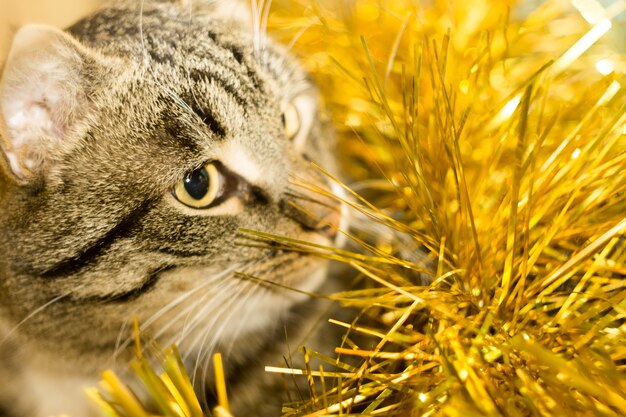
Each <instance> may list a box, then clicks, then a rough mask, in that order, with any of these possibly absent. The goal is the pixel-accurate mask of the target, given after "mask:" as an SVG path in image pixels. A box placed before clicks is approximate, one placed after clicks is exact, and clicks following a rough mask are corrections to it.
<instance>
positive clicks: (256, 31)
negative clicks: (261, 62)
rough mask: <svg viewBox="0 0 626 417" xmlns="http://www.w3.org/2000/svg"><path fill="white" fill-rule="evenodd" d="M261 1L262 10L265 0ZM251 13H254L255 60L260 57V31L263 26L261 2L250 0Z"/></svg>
mask: <svg viewBox="0 0 626 417" xmlns="http://www.w3.org/2000/svg"><path fill="white" fill-rule="evenodd" d="M260 1H261V8H262V7H263V3H264V2H265V1H264V0H260ZM250 11H251V12H252V30H253V34H254V37H253V49H254V56H255V58H257V59H258V58H259V56H260V49H261V48H260V38H259V31H260V26H261V20H260V19H261V13H260V11H259V0H250Z"/></svg>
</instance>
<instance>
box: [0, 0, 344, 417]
mask: <svg viewBox="0 0 626 417" xmlns="http://www.w3.org/2000/svg"><path fill="white" fill-rule="evenodd" d="M249 15H250V13H249V11H248V10H247V8H245V7H242V6H241V5H239V4H234V3H233V2H232V1H224V2H223V3H215V2H210V1H206V0H205V1H200V0H196V1H193V2H191V1H187V2H183V1H181V0H178V1H174V0H171V1H166V0H149V1H145V2H144V1H137V0H126V1H119V0H118V1H113V2H110V3H109V4H108V5H107V6H106V7H104V8H102V9H101V10H99V11H97V12H96V13H95V14H93V15H92V16H90V17H87V18H85V19H83V20H81V21H79V22H78V23H76V24H74V25H73V26H71V27H70V28H69V29H67V30H65V31H61V30H57V29H54V28H51V27H46V26H36V25H29V26H26V27H23V28H22V29H20V30H19V31H18V32H17V34H16V35H15V38H14V41H13V44H12V47H11V51H10V54H9V56H8V58H7V61H6V63H5V66H4V72H3V78H2V84H1V87H0V88H1V90H0V105H1V116H2V117H1V119H2V120H3V122H2V125H3V129H2V131H3V133H2V139H3V140H2V155H3V156H4V158H0V159H3V160H4V164H3V166H4V170H3V172H4V173H3V174H2V181H1V186H0V192H1V196H0V197H1V198H0V254H1V255H0V410H3V411H0V415H2V414H3V412H4V415H6V416H11V417H13V416H49V415H59V414H62V413H66V414H68V415H70V416H74V417H82V416H87V415H91V413H93V411H89V405H88V404H87V401H86V400H85V399H84V397H83V392H82V391H83V388H84V387H85V386H93V385H95V384H96V382H97V379H98V377H99V372H100V371H101V370H102V369H103V368H105V367H113V368H114V369H116V370H118V371H119V372H123V370H124V369H127V362H128V360H129V359H130V358H131V357H132V349H131V347H132V343H130V341H131V339H132V331H131V329H132V321H133V317H134V316H135V315H136V316H137V317H138V318H139V321H140V323H141V325H142V329H143V330H145V331H146V333H149V334H151V335H152V336H153V337H154V338H155V339H156V340H157V341H158V342H159V343H160V344H161V345H163V346H167V345H169V344H171V343H174V342H175V343H178V344H179V347H180V349H181V352H182V355H183V357H184V358H185V361H186V364H187V366H188V367H189V370H190V372H191V373H192V375H193V378H194V381H195V383H196V385H197V386H198V390H199V391H202V390H203V387H204V385H205V383H207V381H208V386H209V387H208V388H207V390H206V391H209V392H210V391H211V389H210V381H209V380H210V378H209V377H207V375H208V374H210V372H207V371H206V370H207V363H209V361H210V355H211V354H212V353H213V352H216V351H221V352H223V353H224V354H226V358H225V360H226V362H227V363H228V364H229V368H228V371H227V374H228V375H229V376H231V377H232V379H231V380H230V381H229V388H230V399H231V403H232V404H231V405H232V407H233V409H234V410H233V411H234V414H235V415H236V416H238V417H242V416H247V415H272V414H273V415H277V414H278V413H279V408H278V407H279V405H280V400H279V398H278V396H277V395H274V393H273V391H272V390H273V389H274V388H273V386H272V384H273V382H272V381H270V380H272V379H273V377H272V376H271V375H267V374H265V373H264V372H263V366H264V365H266V364H268V363H269V362H272V361H273V362H275V363H276V362H280V360H279V358H280V357H281V355H283V354H285V351H284V350H283V349H284V347H283V346H282V345H279V344H278V343H277V341H285V344H290V345H291V347H292V348H293V347H296V345H297V341H296V340H295V339H288V340H285V339H286V336H285V334H287V335H288V336H292V335H294V334H296V333H294V331H296V330H297V328H298V327H300V328H305V327H306V325H305V324H303V323H305V322H304V319H303V318H302V316H307V315H310V313H311V309H312V308H313V306H310V305H309V304H308V303H309V301H308V298H307V297H306V296H304V295H302V294H303V292H307V291H316V290H318V289H319V288H320V287H321V285H322V283H324V282H325V278H326V274H327V264H326V262H325V261H323V260H322V259H321V258H319V257H315V256H310V255H304V254H301V253H300V254H299V253H296V252H293V251H283V250H280V248H277V247H276V246H275V247H274V248H273V249H272V248H268V247H267V246H266V245H259V244H258V242H257V244H253V243H254V242H251V241H250V240H246V239H245V236H242V233H241V229H242V228H245V229H253V230H258V231H264V232H270V233H272V234H275V235H282V236H288V237H291V238H295V239H299V240H304V241H309V242H313V243H315V244H321V245H332V244H333V243H334V241H335V238H336V236H337V232H336V231H337V226H339V225H340V222H341V221H342V218H343V215H342V210H341V207H340V205H339V204H338V203H337V202H336V201H335V200H330V199H325V198H322V197H320V195H319V194H314V193H312V192H311V191H307V190H306V189H305V188H302V187H298V186H295V185H294V184H293V181H292V179H293V178H299V179H300V180H303V181H306V182H309V183H311V184H314V185H315V186H320V187H323V188H325V189H332V188H334V187H333V186H331V184H330V181H329V180H328V179H327V178H326V177H325V176H324V175H322V174H321V173H320V171H319V170H317V169H316V168H315V167H314V166H313V165H312V164H311V163H310V161H315V162H317V163H319V164H320V165H321V166H323V167H325V168H326V169H327V170H330V171H331V172H332V171H333V170H334V169H335V168H336V167H335V162H334V159H333V143H332V131H331V129H330V127H329V124H328V122H326V121H325V120H324V119H323V118H322V117H320V114H321V113H320V110H319V108H318V107H319V98H318V95H317V92H316V89H315V87H314V86H313V85H312V84H311V82H310V81H309V79H308V78H307V76H306V75H305V73H304V72H303V70H302V69H301V68H300V67H299V66H298V65H297V63H296V62H295V61H294V59H293V58H292V57H291V56H290V54H289V52H288V51H286V50H285V48H283V47H281V46H279V45H276V44H274V43H272V42H271V41H270V40H267V39H266V38H265V36H264V35H263V34H262V33H258V32H257V33H255V31H254V30H252V29H251V27H253V26H252V25H251V24H250V20H248V19H249ZM237 272H243V273H245V274H248V275H252V276H255V277H257V278H260V279H259V280H252V279H244V278H243V277H242V276H241V275H240V274H236V273H237ZM267 282H272V283H277V284H280V285H278V286H277V285H268V284H267ZM284 287H292V288H295V289H297V290H300V292H298V291H290V290H286V289H284ZM298 314H299V315H298ZM294 323H295V326H294V325H293V324H294ZM290 325H291V327H289V326H290ZM286 329H287V330H286ZM288 329H291V330H288ZM294 329H296V330H294ZM273 352H277V356H273ZM207 403H208V407H209V409H210V404H211V401H210V399H209V400H208V401H207Z"/></svg>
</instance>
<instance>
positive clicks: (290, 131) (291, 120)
mask: <svg viewBox="0 0 626 417" xmlns="http://www.w3.org/2000/svg"><path fill="white" fill-rule="evenodd" d="M301 124H302V120H301V119H300V112H299V111H298V108H297V107H296V106H295V104H293V103H289V104H287V107H286V108H285V111H284V112H283V127H284V128H285V136H287V138H289V139H293V138H295V137H296V135H297V134H298V132H299V131H300V125H301Z"/></svg>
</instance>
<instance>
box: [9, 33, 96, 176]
mask: <svg viewBox="0 0 626 417" xmlns="http://www.w3.org/2000/svg"><path fill="white" fill-rule="evenodd" d="M85 56H86V55H85V52H84V51H83V50H82V49H81V46H80V45H79V44H78V43H77V42H76V41H75V40H74V39H73V38H71V36H70V35H68V34H66V33H63V32H61V31H59V30H57V29H53V28H48V27H42V26H26V27H24V28H22V29H21V30H20V31H19V32H18V34H17V35H16V37H15V40H14V42H13V46H12V48H11V52H10V54H9V58H8V60H7V63H6V67H5V70H4V74H3V78H2V86H1V90H0V99H1V105H0V106H1V110H2V113H3V116H4V120H5V123H6V126H7V128H8V131H7V133H8V135H7V136H8V137H7V138H6V139H7V140H8V146H7V152H6V156H7V158H8V159H9V161H10V163H11V168H12V169H13V171H14V172H15V174H16V175H18V176H20V177H23V176H25V175H27V171H31V172H34V171H36V170H37V169H38V168H39V167H41V166H43V165H45V164H46V161H47V159H48V154H49V153H50V151H51V150H52V149H53V148H54V147H55V146H57V145H58V143H59V142H60V141H61V140H62V139H63V138H64V136H65V135H66V134H67V132H68V129H69V128H70V127H71V125H72V123H74V122H75V121H76V120H77V116H78V114H79V113H80V112H81V111H82V110H83V109H82V108H81V106H82V105H83V104H84V103H81V101H82V100H83V94H84V93H83V91H82V89H83V88H84V85H83V80H81V79H80V76H79V71H78V68H79V67H80V66H81V65H82V64H83V62H84V61H83V59H84V58H85Z"/></svg>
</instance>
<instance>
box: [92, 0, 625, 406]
mask: <svg viewBox="0 0 626 417" xmlns="http://www.w3.org/2000/svg"><path fill="white" fill-rule="evenodd" d="M606 3H609V2H606ZM625 9H626V2H624V1H614V2H612V3H611V4H610V5H608V6H607V7H603V6H602V4H601V3H600V2H597V1H595V0H588V1H572V2H569V1H559V0H554V1H547V2H543V3H538V2H535V1H521V2H513V1H486V0H478V1H465V2H459V1H455V2H451V1H437V0H433V1H429V2H416V1H409V0H397V1H390V2H380V1H374V0H355V1H354V2H343V3H341V4H340V5H337V2H331V1H330V0H328V1H326V0H319V1H317V2H309V1H305V0H301V1H297V0H292V1H288V0H278V1H274V4H273V5H272V9H271V13H270V19H269V31H270V33H271V34H272V35H273V36H274V37H276V38H278V39H279V40H280V41H282V42H283V43H285V44H287V45H288V46H289V47H290V48H292V50H293V51H294V52H295V53H296V54H298V55H299V56H300V58H301V60H302V61H303V62H304V64H305V65H306V66H307V68H308V69H309V71H310V72H311V74H312V76H313V77H314V78H315V79H316V81H317V82H318V84H319V85H320V88H321V90H322V94H323V97H324V100H325V102H326V105H327V106H328V108H329V109H330V110H331V114H332V118H333V120H334V122H335V124H336V126H337V129H338V131H339V138H340V141H339V144H340V149H341V155H342V158H343V162H344V167H345V168H346V170H347V172H348V174H349V175H350V176H351V178H353V179H354V180H355V183H354V184H351V185H350V187H349V190H350V191H359V193H358V194H357V193H356V192H355V193H354V194H355V195H354V198H353V199H352V200H350V201H348V202H347V203H348V204H350V205H351V206H352V207H353V209H354V210H355V211H358V212H360V213H361V217H365V218H368V219H369V223H372V224H377V225H378V227H379V229H378V230H382V231H383V232H381V233H380V234H379V235H378V236H377V237H376V242H375V243H376V244H375V245H374V246H367V244H364V246H365V247H364V251H363V252H364V255H362V256H358V257H357V256H351V255H350V254H348V253H343V252H336V253H333V254H331V255H327V256H330V257H333V258H337V259H340V260H343V261H345V262H348V263H350V264H351V265H352V266H353V267H354V268H355V269H356V270H357V271H359V273H360V274H362V275H363V276H364V277H365V278H366V279H367V280H368V281H369V282H370V285H367V286H366V288H365V289H361V290H355V291H351V292H346V293H343V294H339V295H337V298H338V299H340V300H341V301H342V302H343V303H344V304H346V305H348V306H356V307H359V308H361V309H362V311H363V312H362V314H361V315H360V316H359V320H356V321H355V322H353V323H340V322H335V323H336V324H337V325H343V326H345V327H347V328H348V329H349V330H348V334H347V335H346V337H345V339H344V340H343V341H338V345H339V343H341V346H340V347H338V348H337V355H338V356H337V358H336V359H333V360H332V361H331V360H329V362H330V363H329V366H328V367H329V368H330V367H331V365H332V366H335V367H337V366H338V367H339V368H340V369H342V372H334V373H333V372H324V369H323V368H322V369H319V370H318V369H305V370H302V371H301V373H302V374H306V375H308V376H309V379H310V381H311V390H310V392H311V394H312V395H311V397H312V398H311V399H310V400H307V401H304V402H298V403H292V404H286V405H285V408H284V414H285V415H316V416H318V415H319V416H321V415H328V414H350V413H352V414H363V415H384V416H388V415H389V416H390V415H402V416H405V415H428V416H431V415H445V416H509V415H510V416H530V415H532V416H535V415H537V416H563V415H568V416H569V415H607V416H613V415H623V413H624V412H625V411H624V410H626V374H625V371H626V335H625V332H626V325H625V324H624V323H625V321H624V316H625V314H626V280H625V278H626V238H625V233H626V180H625V175H626V116H625V112H626V94H625V92H624V91H625V88H626V77H625V76H624V69H625V68H626V46H625V45H624V42H626V23H625V21H626V18H625V17H624V16H625V15H626V13H625V12H624V10H625ZM260 16H261V18H262V16H263V13H261V14H260ZM365 223H366V224H367V222H365ZM357 229H358V227H357ZM365 229H367V226H364V230H365ZM365 231H366V230H365ZM354 238H355V239H358V238H359V234H358V232H355V236H354ZM423 254H425V255H426V257H427V261H424V255H423ZM424 276H428V284H427V285H424ZM353 334H361V335H364V336H365V337H368V338H369V340H370V342H371V343H369V344H367V346H362V345H359V344H357V342H356V341H355V340H354V339H353V338H352V335H353ZM307 355H309V356H312V357H315V356H317V357H318V359H320V360H322V361H323V360H324V358H323V357H322V356H321V355H317V354H316V353H315V352H312V351H307ZM354 356H356V357H359V358H362V362H361V363H360V365H357V366H354V365H349V364H348V363H347V362H344V358H346V357H354ZM269 370H270V371H272V372H282V373H298V370H293V369H287V368H284V369H281V368H271V369H269ZM176 372H178V371H176ZM303 378H304V376H303ZM108 391H109V393H108V394H107V395H109V396H111V395H113V394H112V393H114V392H115V389H109V390H108ZM92 395H93V396H94V397H97V398H99V400H102V399H103V398H105V397H106V396H107V395H105V397H102V396H101V395H100V394H95V393H92ZM103 407H104V405H103ZM103 409H104V408H103ZM110 415H129V416H132V415H135V414H132V413H129V412H126V414H124V411H121V410H119V414H110ZM176 415H178V414H176ZM180 415H187V414H184V413H183V414H180Z"/></svg>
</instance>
